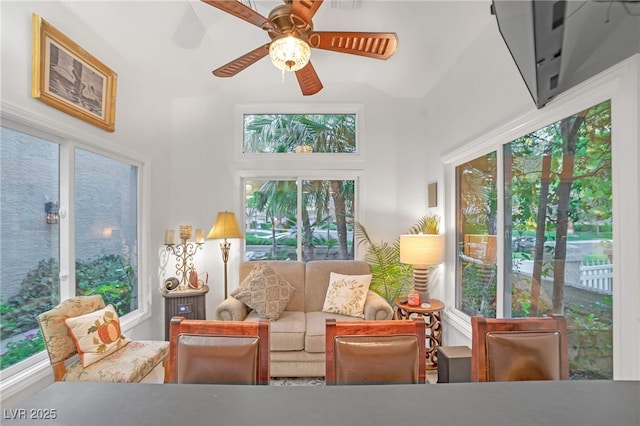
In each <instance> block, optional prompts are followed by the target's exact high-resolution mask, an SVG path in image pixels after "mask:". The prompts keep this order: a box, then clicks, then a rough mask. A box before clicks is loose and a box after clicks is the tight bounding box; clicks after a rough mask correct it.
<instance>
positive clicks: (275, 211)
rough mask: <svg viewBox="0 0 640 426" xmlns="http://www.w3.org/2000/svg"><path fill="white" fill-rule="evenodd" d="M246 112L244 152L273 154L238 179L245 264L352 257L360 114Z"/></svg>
mask: <svg viewBox="0 0 640 426" xmlns="http://www.w3.org/2000/svg"><path fill="white" fill-rule="evenodd" d="M245 108H246V109H247V110H249V108H250V111H242V114H241V117H242V130H243V134H242V138H241V139H242V152H243V154H260V155H264V154H276V155H274V156H272V157H270V160H272V161H270V162H265V161H260V162H258V161H252V165H253V164H256V165H257V167H254V169H255V170H253V171H252V172H251V173H244V174H243V176H242V177H243V188H244V197H243V199H244V209H245V221H246V223H245V229H246V233H245V238H246V259H247V260H262V259H281V260H282V259H289V260H301V261H304V262H307V261H309V260H314V259H353V258H354V241H353V238H354V234H353V224H354V221H355V213H356V199H357V198H356V195H357V186H358V178H359V174H358V172H357V171H356V170H354V164H355V163H354V160H356V161H359V158H357V157H358V154H359V151H361V148H362V147H361V146H359V144H358V143H357V141H358V137H357V122H358V117H359V116H358V115H357V113H358V112H359V111H360V108H357V107H353V106H351V107H349V106H348V107H345V106H339V105H337V106H322V108H323V110H318V111H313V109H316V108H318V107H316V108H314V107H312V106H309V105H304V106H296V107H292V106H288V107H287V106H285V107H283V106H277V107H269V106H266V107H260V106H258V107H256V106H252V107H245ZM260 110H262V111H267V112H268V113H264V114H262V113H260V114H257V113H255V112H256V111H258V112H260ZM272 110H278V111H276V112H273V111H272ZM326 110H330V111H331V110H333V111H338V112H337V113H325V111H326ZM360 113H361V111H360ZM279 153H290V154H291V155H288V156H283V155H277V154H279ZM316 154H321V155H316ZM254 158H255V157H254ZM263 158H265V157H260V159H261V160H262V159H263ZM292 159H293V160H295V161H293V162H292V161H291V160H292ZM337 167H341V169H340V170H337Z"/></svg>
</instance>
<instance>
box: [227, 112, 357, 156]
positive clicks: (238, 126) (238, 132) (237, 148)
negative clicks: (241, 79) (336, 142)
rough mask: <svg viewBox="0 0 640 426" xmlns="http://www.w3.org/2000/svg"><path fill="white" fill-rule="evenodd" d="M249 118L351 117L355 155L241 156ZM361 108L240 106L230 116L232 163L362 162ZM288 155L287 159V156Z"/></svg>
mask: <svg viewBox="0 0 640 426" xmlns="http://www.w3.org/2000/svg"><path fill="white" fill-rule="evenodd" d="M249 114H354V115H355V116H356V151H355V152H354V153H325V152H314V153H311V154H295V155H294V153H245V152H243V145H244V133H243V132H244V116H245V115H249ZM363 119H364V107H363V105H362V104H320V103H318V104H240V105H236V107H235V112H234V140H235V141H236V142H235V143H234V144H233V154H234V159H235V161H256V160H259V161H275V162H280V161H283V162H284V161H288V162H291V161H300V155H307V156H308V159H309V160H311V159H312V160H314V161H318V160H319V161H336V160H338V161H345V160H347V161H349V160H350V161H353V160H364V152H365V144H364V138H363V137H362V136H363V132H362V128H363V126H362V123H363ZM287 154H291V155H287Z"/></svg>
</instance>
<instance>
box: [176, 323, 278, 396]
mask: <svg viewBox="0 0 640 426" xmlns="http://www.w3.org/2000/svg"><path fill="white" fill-rule="evenodd" d="M169 336H170V337H169V344H170V355H169V358H170V360H169V377H168V381H169V382H172V383H216V384H246V385H268V384H269V321H268V320H260V321H259V322H247V321H208V320H186V319H184V318H183V317H173V318H172V319H171V325H170V328H169Z"/></svg>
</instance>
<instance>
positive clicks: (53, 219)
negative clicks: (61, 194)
mask: <svg viewBox="0 0 640 426" xmlns="http://www.w3.org/2000/svg"><path fill="white" fill-rule="evenodd" d="M44 212H45V213H46V214H47V223H48V224H49V225H53V224H55V223H58V221H59V220H60V209H59V208H58V203H54V202H53V201H48V202H46V203H44Z"/></svg>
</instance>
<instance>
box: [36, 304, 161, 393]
mask: <svg viewBox="0 0 640 426" xmlns="http://www.w3.org/2000/svg"><path fill="white" fill-rule="evenodd" d="M38 323H39V324H40V329H41V331H42V336H43V338H44V342H45V345H46V347H47V352H48V353H49V360H50V362H51V366H52V368H53V377H54V379H55V380H56V381H92V382H139V381H142V380H143V379H144V378H145V377H146V376H147V375H149V374H150V373H151V372H152V371H153V370H154V369H155V368H156V367H158V366H159V365H160V363H163V365H164V367H165V372H164V378H165V381H166V378H167V374H168V370H169V369H168V355H169V342H165V341H131V340H129V339H127V338H126V337H124V336H123V335H122V333H121V332H120V323H119V319H118V316H117V314H116V313H115V311H114V310H113V308H112V307H111V306H110V305H109V306H106V307H105V304H104V300H103V299H102V296H100V295H95V296H78V297H74V298H71V299H68V300H65V301H63V302H62V303H60V304H59V305H58V306H56V307H55V308H53V309H51V310H49V311H47V312H43V313H42V314H40V315H39V316H38Z"/></svg>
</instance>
